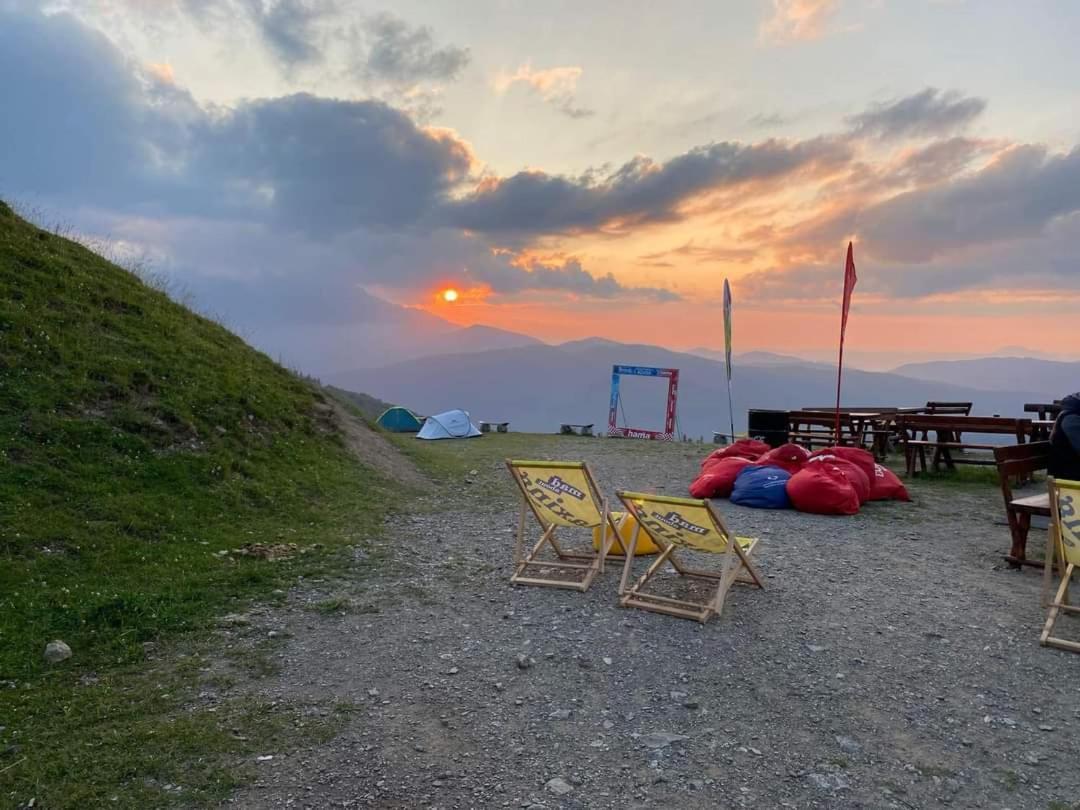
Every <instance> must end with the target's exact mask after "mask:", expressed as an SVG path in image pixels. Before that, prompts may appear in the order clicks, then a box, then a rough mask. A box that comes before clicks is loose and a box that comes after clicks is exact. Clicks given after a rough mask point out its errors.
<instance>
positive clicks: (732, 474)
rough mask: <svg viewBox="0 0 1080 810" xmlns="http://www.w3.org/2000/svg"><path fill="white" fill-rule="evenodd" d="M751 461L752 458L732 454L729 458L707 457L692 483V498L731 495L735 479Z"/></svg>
mask: <svg viewBox="0 0 1080 810" xmlns="http://www.w3.org/2000/svg"><path fill="white" fill-rule="evenodd" d="M750 463H751V461H750V459H747V458H740V457H738V456H731V457H729V458H716V459H707V460H706V464H705V468H704V469H703V470H702V471H701V475H699V476H698V477H697V478H696V479H694V483H692V484H691V485H690V497H691V498H726V497H728V496H729V495H731V490H732V487H734V486H735V479H736V478H737V477H738V475H739V473H740V472H742V471H743V468H744V467H746V466H748V465H749V464H750Z"/></svg>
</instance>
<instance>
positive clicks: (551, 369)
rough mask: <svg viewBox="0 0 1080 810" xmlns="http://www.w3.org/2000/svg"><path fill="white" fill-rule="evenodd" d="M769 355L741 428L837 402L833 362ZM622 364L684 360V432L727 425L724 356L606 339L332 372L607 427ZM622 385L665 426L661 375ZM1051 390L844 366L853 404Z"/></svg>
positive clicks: (479, 408) (387, 392)
mask: <svg viewBox="0 0 1080 810" xmlns="http://www.w3.org/2000/svg"><path fill="white" fill-rule="evenodd" d="M761 359H762V358H759V360H761ZM764 360H765V361H767V362H760V363H758V364H753V363H739V362H736V363H735V364H734V376H733V383H732V387H733V398H734V417H735V418H734V422H735V428H736V430H745V428H746V421H747V410H748V409H750V408H765V409H769V408H778V409H790V408H801V407H807V406H815V407H817V406H826V405H828V404H829V403H830V402H833V401H835V396H836V371H835V369H834V368H832V367H831V366H827V365H823V364H816V363H809V362H806V361H804V360H800V359H798V358H784V357H782V356H775V355H773V356H769V357H765V358H764ZM615 364H632V365H639V366H660V367H674V368H679V369H680V390H679V426H680V428H681V430H682V432H683V433H684V434H687V435H689V436H693V437H698V436H705V437H708V436H709V435H711V433H712V431H714V430H724V429H726V428H727V425H728V407H727V392H726V388H725V382H724V368H723V363H722V362H717V361H716V360H711V359H709V358H706V357H701V356H698V355H695V354H690V353H683V352H674V351H670V350H668V349H664V348H660V347H657V346H645V345H632V344H622V343H617V342H614V341H610V340H603V339H590V340H579V341H573V342H570V343H564V344H561V345H558V346H551V345H547V344H542V343H534V344H531V345H524V346H514V347H507V348H500V349H491V350H488V351H480V352H471V353H455V354H443V355H437V356H426V357H419V358H414V359H410V360H406V361H402V362H397V363H392V364H389V365H387V366H385V367H382V368H378V369H375V368H356V369H353V370H351V371H347V372H340V373H337V374H332V375H329V382H331V383H333V384H334V385H337V386H339V387H341V388H345V389H349V390H353V391H364V392H366V393H368V394H371V395H373V396H377V397H379V398H380V399H384V400H387V401H392V402H396V403H401V404H405V405H408V406H409V407H411V408H413V409H414V410H417V411H419V412H422V413H436V412H439V411H442V410H446V409H449V408H458V407H460V408H464V409H466V410H468V411H470V412H471V413H472V415H473V417H474V418H475V419H484V420H490V421H506V420H510V421H511V427H512V428H513V429H515V430H524V431H538V432H552V431H555V430H558V428H559V425H560V424H561V423H564V422H572V423H593V424H596V425H597V427H598V428H599V427H600V426H602V425H606V422H607V414H608V401H609V391H610V383H611V369H612V366H613V365H615ZM1073 387H1074V388H1075V387H1080V386H1077V385H1074V386H1073ZM1066 388H1068V386H1066ZM621 390H622V413H620V423H623V421H624V420H625V423H626V424H628V425H629V426H631V427H638V428H652V429H658V428H659V427H661V426H662V422H663V410H664V400H665V395H666V386H665V385H663V384H662V383H661V382H659V381H657V380H655V379H646V378H634V377H624V378H623V381H622V386H621ZM1070 390H1071V389H1070ZM1047 396H1048V392H1046V391H1043V390H1042V389H1039V388H1034V389H1033V388H1027V387H1024V386H1023V385H1017V386H1016V387H1014V388H1008V387H1007V386H1003V387H1002V388H1001V389H995V390H986V389H985V387H984V388H976V387H974V386H972V385H958V384H956V383H955V382H949V381H944V380H934V379H930V380H927V379H917V378H915V377H912V376H903V375H900V374H897V373H882V372H869V371H860V370H857V369H848V370H845V373H844V381H843V402H844V404H845V405H847V406H853V407H873V406H888V405H922V404H924V403H926V402H927V401H928V400H934V399H937V400H960V401H972V402H974V408H973V413H977V414H995V413H996V414H1001V415H1015V416H1022V415H1024V414H1023V405H1024V403H1025V402H1028V401H1032V400H1041V399H1045V398H1046V397H1047Z"/></svg>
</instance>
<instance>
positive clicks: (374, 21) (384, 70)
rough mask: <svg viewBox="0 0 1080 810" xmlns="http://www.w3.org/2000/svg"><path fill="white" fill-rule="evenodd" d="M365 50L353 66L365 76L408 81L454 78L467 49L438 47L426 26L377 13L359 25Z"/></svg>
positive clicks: (461, 68) (463, 65)
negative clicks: (363, 36) (410, 23)
mask: <svg viewBox="0 0 1080 810" xmlns="http://www.w3.org/2000/svg"><path fill="white" fill-rule="evenodd" d="M362 28H363V33H364V35H365V39H366V45H367V47H366V51H365V52H364V53H363V55H362V57H361V58H360V59H358V60H357V63H356V67H357V68H358V69H359V70H360V71H361V72H362V73H364V74H366V75H368V76H374V77H376V78H380V79H386V80H389V81H395V82H401V83H404V84H412V83H415V82H418V81H421V80H424V79H433V80H449V79H454V78H457V76H458V75H460V73H461V71H462V70H464V69H465V66H466V65H467V64H468V63H469V51H468V49H467V48H458V47H454V46H452V45H447V46H442V47H439V46H438V45H436V43H435V38H434V35H433V34H432V31H431V29H430V28H429V27H427V26H423V25H422V26H416V27H413V26H410V25H409V24H408V23H406V22H405V21H404V20H402V19H400V18H398V17H395V16H394V15H393V14H389V13H382V14H377V15H375V16H374V17H371V18H370V19H369V20H367V21H366V22H365V23H364V25H363V26H362Z"/></svg>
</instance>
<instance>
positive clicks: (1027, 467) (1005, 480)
mask: <svg viewBox="0 0 1080 810" xmlns="http://www.w3.org/2000/svg"><path fill="white" fill-rule="evenodd" d="M994 461H995V462H997V473H998V483H999V484H1000V485H1001V495H1002V497H1003V498H1004V499H1005V510H1006V511H1008V510H1009V504H1010V503H1011V502H1012V499H1013V494H1012V482H1013V481H1014V480H1016V481H1024V480H1027V479H1028V478H1030V477H1031V474H1032V473H1033V472H1038V471H1039V470H1045V469H1046V468H1047V465H1049V463H1050V442H1030V443H1028V444H1015V445H1012V446H1011V447H995V448H994Z"/></svg>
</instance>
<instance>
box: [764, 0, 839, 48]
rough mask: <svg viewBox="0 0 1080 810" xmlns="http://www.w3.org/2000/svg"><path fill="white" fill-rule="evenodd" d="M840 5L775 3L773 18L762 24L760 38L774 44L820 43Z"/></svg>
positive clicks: (807, 0) (817, 0)
mask: <svg viewBox="0 0 1080 810" xmlns="http://www.w3.org/2000/svg"><path fill="white" fill-rule="evenodd" d="M837 5H838V3H837V0H773V3H772V6H773V9H772V15H771V16H770V17H768V18H767V19H765V20H764V21H762V23H761V27H760V28H759V29H758V37H759V39H760V40H761V41H762V42H769V43H773V44H782V43H786V42H798V41H802V40H811V39H818V38H819V37H821V36H824V34H825V33H826V28H827V25H828V23H829V21H830V20H831V19H832V17H833V15H834V14H835V13H836V9H837Z"/></svg>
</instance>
